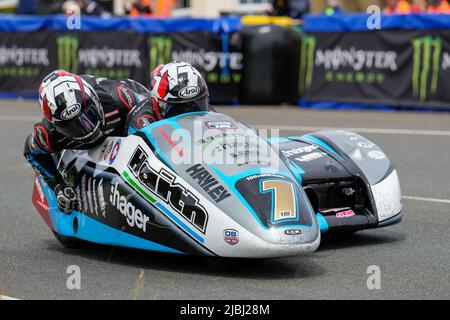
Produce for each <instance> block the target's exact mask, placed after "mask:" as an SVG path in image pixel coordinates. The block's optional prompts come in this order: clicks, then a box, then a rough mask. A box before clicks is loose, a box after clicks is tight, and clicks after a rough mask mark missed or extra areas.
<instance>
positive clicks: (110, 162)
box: [108, 139, 121, 165]
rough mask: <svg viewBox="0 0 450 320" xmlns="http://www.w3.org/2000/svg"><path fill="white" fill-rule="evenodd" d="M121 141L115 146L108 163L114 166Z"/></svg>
mask: <svg viewBox="0 0 450 320" xmlns="http://www.w3.org/2000/svg"><path fill="white" fill-rule="evenodd" d="M120 143H121V140H120V139H118V140H117V141H116V143H115V144H114V147H113V148H112V150H111V153H110V155H109V158H108V163H109V164H110V165H111V164H113V162H114V160H116V157H117V155H118V154H119V150H120Z"/></svg>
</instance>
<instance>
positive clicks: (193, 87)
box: [151, 62, 209, 119]
mask: <svg viewBox="0 0 450 320" xmlns="http://www.w3.org/2000/svg"><path fill="white" fill-rule="evenodd" d="M151 95H152V102H153V105H154V107H155V111H156V113H157V114H156V116H157V117H158V118H160V119H164V118H169V117H173V116H177V115H180V114H183V113H188V112H195V111H207V110H208V103H209V101H208V87H207V85H206V82H205V80H204V79H203V77H202V75H201V74H200V72H199V71H198V70H197V69H195V68H194V67H193V66H192V65H190V64H189V63H187V62H171V63H168V64H165V65H161V66H159V67H157V68H156V69H155V70H153V72H152V83H151Z"/></svg>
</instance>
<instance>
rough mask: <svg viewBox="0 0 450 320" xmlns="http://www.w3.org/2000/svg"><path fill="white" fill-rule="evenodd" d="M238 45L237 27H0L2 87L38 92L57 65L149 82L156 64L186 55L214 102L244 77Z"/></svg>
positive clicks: (229, 95) (226, 99)
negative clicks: (157, 30)
mask: <svg viewBox="0 0 450 320" xmlns="http://www.w3.org/2000/svg"><path fill="white" fill-rule="evenodd" d="M239 50H240V45H239V34H237V33H232V34H223V35H221V34H217V35H216V34H212V33H209V32H182V33H164V34H157V35H155V34H145V33H137V32H134V31H131V30H130V31H126V30H122V31H98V32H61V31H51V30H43V31H39V32H11V33H8V32H0V92H8V93H19V94H34V95H36V94H37V89H38V86H39V82H40V81H41V80H42V78H43V77H44V76H45V75H46V74H47V73H49V72H50V71H52V70H55V69H64V70H66V71H69V72H73V73H77V74H91V75H95V76H101V77H107V78H112V79H118V78H131V79H134V80H136V81H139V82H141V83H142V84H144V85H146V86H149V83H150V72H151V70H153V69H154V68H155V67H156V66H158V65H160V64H163V63H167V62H169V61H171V60H183V61H187V62H190V63H192V64H193V65H194V66H196V67H197V68H198V69H199V70H200V72H202V74H203V75H204V76H205V79H207V81H208V84H209V89H210V96H211V100H212V101H213V102H215V103H233V102H237V98H238V96H239V93H238V88H239V83H240V80H241V69H242V60H243V56H242V53H241V52H240V51H239Z"/></svg>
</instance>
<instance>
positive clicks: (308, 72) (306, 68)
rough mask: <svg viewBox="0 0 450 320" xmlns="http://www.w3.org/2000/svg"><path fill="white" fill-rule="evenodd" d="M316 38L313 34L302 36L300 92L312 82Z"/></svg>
mask: <svg viewBox="0 0 450 320" xmlns="http://www.w3.org/2000/svg"><path fill="white" fill-rule="evenodd" d="M316 44H317V39H316V37H314V36H304V37H303V39H302V47H301V52H300V79H299V85H300V93H301V94H303V93H304V92H305V89H309V88H310V87H311V84H312V79H313V73H314V54H315V51H316Z"/></svg>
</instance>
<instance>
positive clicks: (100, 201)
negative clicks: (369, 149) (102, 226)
mask: <svg viewBox="0 0 450 320" xmlns="http://www.w3.org/2000/svg"><path fill="white" fill-rule="evenodd" d="M97 195H98V204H99V207H100V213H101V214H102V216H103V217H106V201H105V196H104V193H103V178H102V179H101V180H100V182H99V183H98V185H97Z"/></svg>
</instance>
